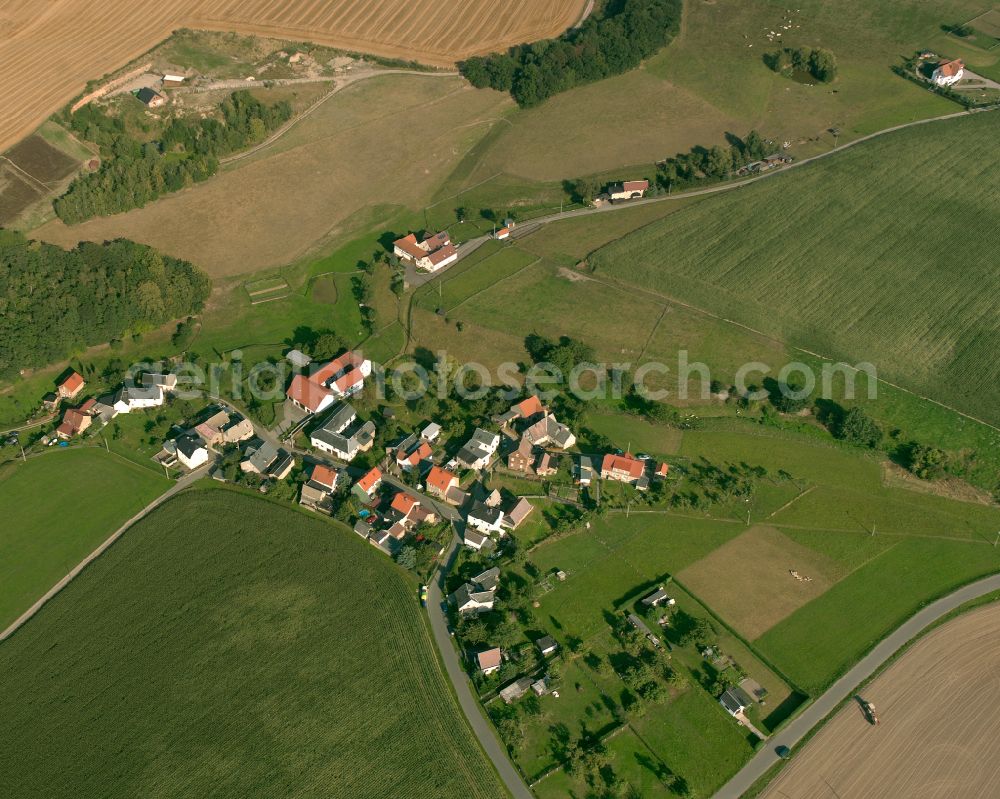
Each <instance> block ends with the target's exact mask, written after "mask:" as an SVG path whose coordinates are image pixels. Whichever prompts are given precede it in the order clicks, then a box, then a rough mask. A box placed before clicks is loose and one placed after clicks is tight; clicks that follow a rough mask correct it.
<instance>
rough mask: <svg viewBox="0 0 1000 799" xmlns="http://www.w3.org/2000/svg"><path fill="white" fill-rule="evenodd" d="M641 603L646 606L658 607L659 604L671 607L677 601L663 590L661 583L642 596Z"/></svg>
mask: <svg viewBox="0 0 1000 799" xmlns="http://www.w3.org/2000/svg"><path fill="white" fill-rule="evenodd" d="M642 604H643V605H645V606H646V607H648V608H658V607H659V606H660V605H666V606H667V607H671V606H673V605H676V604H677V601H676V600H675V599H672V598H671V597H670V596H669V595H668V594H667V592H666V591H664V590H663V586H662V585H661V586H660V587H659V588H657V589H656V590H655V591H654V592H653V593H651V594H650V595H649V596H647V597H643V599H642Z"/></svg>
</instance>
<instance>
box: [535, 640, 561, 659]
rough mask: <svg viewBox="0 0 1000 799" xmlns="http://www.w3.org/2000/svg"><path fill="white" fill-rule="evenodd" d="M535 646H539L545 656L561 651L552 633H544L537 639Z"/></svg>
mask: <svg viewBox="0 0 1000 799" xmlns="http://www.w3.org/2000/svg"><path fill="white" fill-rule="evenodd" d="M535 646H537V647H538V651H539V652H541V653H542V657H543V658H547V657H548V656H549V655H554V654H555V653H556V652H558V651H559V644H558V643H557V642H556V639H555V638H553V637H552V636H551V635H543V636H542V637H541V638H539V639H538V640H537V641H535Z"/></svg>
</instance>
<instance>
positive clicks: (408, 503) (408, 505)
mask: <svg viewBox="0 0 1000 799" xmlns="http://www.w3.org/2000/svg"><path fill="white" fill-rule="evenodd" d="M419 504H420V502H418V501H417V500H416V499H414V498H413V497H411V496H410V495H409V494H407V493H404V492H403V491H400V492H399V493H398V494H396V496H394V497H393V498H392V509H393V510H398V511H399V512H400V513H402V514H403V515H404V516H409V515H410V511H412V510H413V509H414V507H416V506H417V505H419Z"/></svg>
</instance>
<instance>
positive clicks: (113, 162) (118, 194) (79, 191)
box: [53, 90, 292, 224]
mask: <svg viewBox="0 0 1000 799" xmlns="http://www.w3.org/2000/svg"><path fill="white" fill-rule="evenodd" d="M219 114H220V116H221V120H220V119H216V118H213V117H209V118H206V119H197V120H195V119H188V118H183V117H173V118H172V119H170V120H169V122H168V123H167V124H166V126H165V127H164V129H163V132H162V133H161V135H160V138H159V140H157V141H150V142H142V141H140V140H139V139H137V138H136V137H135V136H133V135H132V134H131V133H130V132H129V130H128V129H127V127H126V124H125V121H124V120H123V119H122V117H120V116H109V115H108V114H106V113H105V112H104V111H102V110H101V109H99V108H97V107H96V106H94V105H93V104H90V105H86V106H84V107H83V108H81V109H80V110H79V111H77V112H76V113H75V114H73V115H72V116H71V117H70V120H69V122H70V126H71V127H72V128H73V130H74V131H76V132H77V133H79V134H80V135H81V136H82V137H83V138H85V139H88V140H89V141H92V142H94V143H95V144H97V145H99V146H100V148H101V154H102V156H103V161H102V164H101V167H100V168H99V169H98V170H97V171H96V172H92V173H87V174H82V175H79V176H78V177H77V178H76V179H74V180H73V182H72V183H71V184H70V186H69V189H68V190H67V191H66V193H65V194H64V195H63V196H62V197H59V198H57V199H56V201H55V202H54V203H53V206H54V208H55V212H56V214H57V216H58V217H59V218H60V219H62V220H63V222H66V223H67V224H74V223H77V222H82V221H84V220H85V219H90V218H91V217H94V216H107V215H109V214H117V213H121V212H122V211H128V210H131V209H132V208H141V207H142V206H144V205H145V204H146V203H148V202H151V201H153V200H155V199H156V198H157V197H159V196H161V195H163V194H169V193H171V192H175V191H179V190H180V189H183V188H185V187H186V186H190V185H192V184H194V183H200V182H201V181H203V180H207V179H208V178H210V177H211V176H212V175H214V174H215V173H216V172H217V171H218V169H219V158H221V157H224V156H226V155H229V154H231V153H234V152H238V151H239V150H243V149H245V148H247V147H249V146H251V145H253V144H256V143H257V142H260V141H263V140H264V139H265V138H267V136H268V134H269V133H270V132H271V131H273V130H275V129H276V128H278V127H280V126H281V125H282V124H283V123H284V122H286V121H287V120H288V119H290V118H291V116H292V107H291V105H290V104H289V103H288V101H287V100H281V101H279V102H276V103H274V104H272V105H265V104H264V103H262V102H260V100H258V99H256V98H255V97H254V96H253V95H251V94H250V93H249V92H248V91H245V90H241V91H237V92H233V94H232V95H231V96H229V97H228V98H226V99H225V100H224V101H223V102H222V103H220V105H219Z"/></svg>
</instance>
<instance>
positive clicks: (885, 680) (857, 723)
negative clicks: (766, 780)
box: [763, 604, 1000, 799]
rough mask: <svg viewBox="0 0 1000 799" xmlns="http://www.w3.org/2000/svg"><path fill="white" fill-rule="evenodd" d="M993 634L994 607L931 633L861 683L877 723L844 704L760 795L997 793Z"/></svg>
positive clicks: (866, 798) (914, 797)
mask: <svg viewBox="0 0 1000 799" xmlns="http://www.w3.org/2000/svg"><path fill="white" fill-rule="evenodd" d="M998 636H1000V605H997V604H995V605H991V606H988V607H986V608H982V609H981V610H976V611H974V612H971V613H969V614H967V615H965V616H963V617H961V618H959V619H956V620H955V621H952V622H949V623H948V624H946V625H944V626H943V627H941V628H939V629H938V630H936V631H934V632H932V633H931V634H930V635H928V636H927V637H926V638H924V639H923V640H921V641H920V642H918V643H917V644H916V645H915V646H914V647H913V648H912V649H911V650H910V651H909V652H908V653H906V654H905V655H904V656H903V657H902V658H901V659H900V660H898V661H897V662H896V663H895V664H893V665H892V666H891V667H890V668H889V669H888V670H887V671H886V672H885V673H884V674H882V675H881V676H880V677H879V678H878V679H876V680H875V681H874V682H873V683H872V684H871V685H870V686H869V687H868V688H867V689H865V691H864V698H865V699H867V700H869V701H871V702H873V703H874V704H875V708H876V711H877V713H878V715H879V717H880V724H879V726H877V727H872V726H871V725H869V724H868V723H867V722H866V721H865V720H864V718H863V716H862V714H861V710H860V708H859V707H858V705H857V704H855V703H854V702H851V703H849V704H848V705H847V706H846V707H844V708H843V709H842V710H841V711H840V712H839V713H838V714H837V715H836V716H835V717H834V718H833V719H832V720H831V721H830V722H829V723H828V724H827V725H826V727H824V728H823V730H821V731H820V733H819V734H818V735H817V736H816V737H815V738H814V739H813V740H812V741H811V742H810V743H809V745H808V747H807V748H806V749H805V750H804V751H803V752H802V753H801V754H799V755H798V756H797V757H796V758H795V760H794V761H792V763H791V764H790V765H789V766H788V768H787V769H786V770H785V771H784V772H783V773H782V774H781V775H780V776H779V777H778V778H777V779H776V780H775V781H774V782H773V783H772V784H771V786H770V787H769V789H768V790H767V791H766V792H765V793H764V794H763V795H764V797H765V798H766V799H805V797H810V798H811V797H822V796H843V797H848V796H849V797H852V798H853V799H891V798H892V797H897V796H906V797H910V799H945V797H957V796H969V797H972V796H996V795H997V794H998V793H1000V761H998V760H997V758H996V740H997V734H998V733H1000V721H998V718H997V715H996V713H995V712H993V709H994V708H995V707H996V703H997V702H998V701H1000V666H998V662H997V659H996V641H997V638H998Z"/></svg>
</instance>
